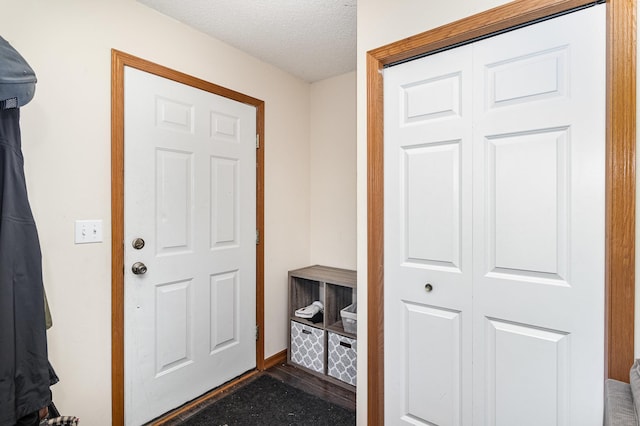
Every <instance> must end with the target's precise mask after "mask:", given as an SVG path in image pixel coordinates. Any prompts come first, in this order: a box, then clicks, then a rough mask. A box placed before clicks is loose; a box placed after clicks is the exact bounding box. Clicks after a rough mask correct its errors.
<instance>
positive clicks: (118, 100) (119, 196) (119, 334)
mask: <svg viewBox="0 0 640 426" xmlns="http://www.w3.org/2000/svg"><path fill="white" fill-rule="evenodd" d="M125 66H128V67H132V68H136V69H139V70H142V71H146V72H148V73H151V74H155V75H158V76H161V77H164V78H167V79H170V80H174V81H177V82H180V83H184V84H187V85H189V86H193V87H196V88H199V89H202V90H205V91H207V92H211V93H215V94H217V95H220V96H224V97H227V98H229V99H233V100H236V101H238V102H243V103H246V104H249V105H253V106H255V107H256V129H257V133H258V135H259V139H260V148H259V149H257V151H256V162H257V169H256V228H257V230H258V232H259V234H260V235H261V236H264V234H265V232H264V147H265V138H264V116H265V103H264V101H262V100H260V99H256V98H253V97H250V96H247V95H244V94H242V93H239V92H236V91H233V90H230V89H227V88H225V87H222V86H218V85H216V84H213V83H210V82H207V81H204V80H201V79H198V78H196V77H193V76H190V75H187V74H184V73H181V72H179V71H175V70H172V69H170V68H166V67H163V66H161V65H158V64H155V63H153V62H149V61H146V60H144V59H141V58H138V57H136V56H133V55H130V54H127V53H124V52H121V51H118V50H115V49H112V51H111V227H112V229H111V253H112V254H111V256H112V257H111V395H112V396H111V399H112V408H111V412H112V418H111V422H112V424H113V425H114V426H116V425H122V424H124V275H123V273H122V272H123V270H124V245H123V238H124V67H125ZM256 322H257V325H258V328H259V330H261V332H259V333H258V340H257V342H256V369H257V370H259V371H261V370H264V368H265V360H264V331H263V330H264V237H261V238H260V241H259V242H258V243H257V244H256Z"/></svg>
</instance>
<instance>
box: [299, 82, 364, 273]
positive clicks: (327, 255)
mask: <svg viewBox="0 0 640 426" xmlns="http://www.w3.org/2000/svg"><path fill="white" fill-rule="evenodd" d="M310 110H311V137H310V157H311V159H310V164H311V227H310V229H311V263H312V264H319V265H328V266H335V267H338V268H346V269H355V268H356V73H355V72H350V73H347V74H343V75H340V76H337V77H333V78H329V79H326V80H323V81H320V82H316V83H313V84H312V85H311V108H310Z"/></svg>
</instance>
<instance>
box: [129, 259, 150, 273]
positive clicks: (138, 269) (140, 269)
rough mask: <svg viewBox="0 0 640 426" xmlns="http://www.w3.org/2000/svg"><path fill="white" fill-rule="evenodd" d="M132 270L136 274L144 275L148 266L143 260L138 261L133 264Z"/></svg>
mask: <svg viewBox="0 0 640 426" xmlns="http://www.w3.org/2000/svg"><path fill="white" fill-rule="evenodd" d="M131 271H132V272H133V273H134V274H136V275H142V274H145V273H146V272H147V266H146V265H145V264H144V263H142V262H136V263H134V264H133V266H131Z"/></svg>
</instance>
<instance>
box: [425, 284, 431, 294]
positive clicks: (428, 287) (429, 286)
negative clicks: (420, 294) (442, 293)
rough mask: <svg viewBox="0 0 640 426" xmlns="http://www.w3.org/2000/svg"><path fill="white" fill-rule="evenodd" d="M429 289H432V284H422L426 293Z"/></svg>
mask: <svg viewBox="0 0 640 426" xmlns="http://www.w3.org/2000/svg"><path fill="white" fill-rule="evenodd" d="M431 290H433V286H432V285H431V284H429V283H426V284H425V285H424V291H426V292H427V293H429V292H430V291H431Z"/></svg>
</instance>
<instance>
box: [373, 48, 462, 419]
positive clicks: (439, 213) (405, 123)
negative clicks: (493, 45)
mask: <svg viewBox="0 0 640 426" xmlns="http://www.w3.org/2000/svg"><path fill="white" fill-rule="evenodd" d="M402 68H403V69H404V71H406V72H400V73H398V74H396V73H395V72H394V70H393V68H392V69H390V70H387V71H385V90H386V91H385V100H386V102H389V103H390V104H391V105H393V108H394V111H393V112H392V113H389V114H385V120H386V121H385V140H386V141H388V143H385V176H386V179H385V199H386V203H385V216H386V217H389V218H393V219H392V220H390V221H388V222H387V223H386V225H385V247H386V248H385V252H386V253H387V254H386V255H385V330H388V332H386V333H385V351H386V355H385V356H388V357H389V358H388V359H392V360H393V362H391V363H388V364H387V365H386V367H385V398H386V400H387V406H386V408H385V416H386V418H385V423H386V424H393V425H395V424H418V425H423V424H424V425H433V424H438V425H463V424H468V423H469V422H470V421H471V318H472V317H471V311H470V308H471V280H470V279H471V271H472V263H471V110H472V107H471V93H470V89H471V84H470V83H471V74H470V70H471V55H470V50H469V47H467V48H461V49H456V50H455V51H450V52H445V53H444V54H443V55H436V56H432V57H427V58H424V59H421V60H419V61H415V62H412V63H409V64H406V65H403V67H402Z"/></svg>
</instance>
